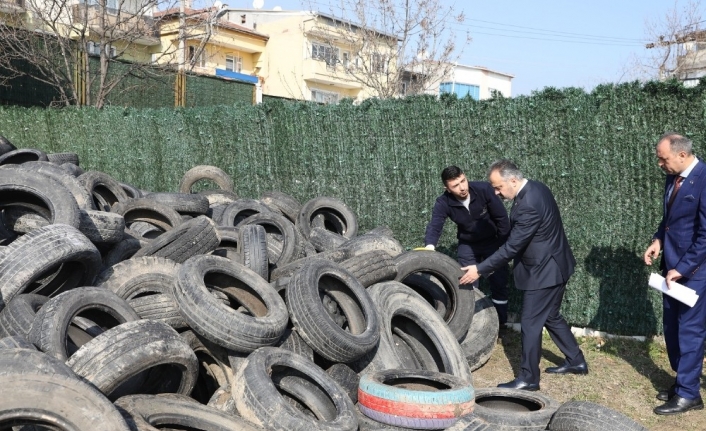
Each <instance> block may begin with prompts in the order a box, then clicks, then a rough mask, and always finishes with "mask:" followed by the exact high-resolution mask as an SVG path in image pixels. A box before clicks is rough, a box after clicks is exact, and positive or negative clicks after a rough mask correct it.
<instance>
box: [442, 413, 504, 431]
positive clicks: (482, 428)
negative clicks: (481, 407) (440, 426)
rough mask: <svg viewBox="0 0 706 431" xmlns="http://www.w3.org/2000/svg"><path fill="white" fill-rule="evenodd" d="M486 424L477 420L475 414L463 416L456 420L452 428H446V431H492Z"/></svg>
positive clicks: (481, 420)
mask: <svg viewBox="0 0 706 431" xmlns="http://www.w3.org/2000/svg"><path fill="white" fill-rule="evenodd" d="M494 430H495V428H493V427H492V426H491V425H490V424H489V423H488V422H486V421H484V420H483V419H481V418H479V417H478V416H476V415H475V414H471V415H468V416H464V417H462V418H461V419H459V420H458V422H456V423H455V424H454V425H453V426H452V427H449V428H446V431H494Z"/></svg>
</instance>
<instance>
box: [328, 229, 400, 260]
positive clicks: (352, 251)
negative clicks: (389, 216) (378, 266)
mask: <svg viewBox="0 0 706 431" xmlns="http://www.w3.org/2000/svg"><path fill="white" fill-rule="evenodd" d="M341 248H345V249H346V250H347V253H348V254H349V255H350V256H356V255H359V254H362V253H367V252H369V251H373V250H385V251H387V252H388V253H389V254H390V256H392V257H397V256H399V255H400V254H402V253H404V251H405V249H404V247H403V246H402V244H400V242H399V241H397V240H396V239H394V238H392V237H389V236H384V235H376V234H367V233H366V234H365V235H360V236H357V237H355V238H353V239H350V240H348V241H346V242H345V243H343V244H342V245H341Z"/></svg>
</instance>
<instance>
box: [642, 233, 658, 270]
mask: <svg viewBox="0 0 706 431" xmlns="http://www.w3.org/2000/svg"><path fill="white" fill-rule="evenodd" d="M661 250H662V242H661V241H660V240H658V239H656V240H654V241H652V244H650V246H649V247H647V250H645V254H644V255H643V256H642V258H643V259H644V260H645V265H652V259H657V256H659V252H660V251H661Z"/></svg>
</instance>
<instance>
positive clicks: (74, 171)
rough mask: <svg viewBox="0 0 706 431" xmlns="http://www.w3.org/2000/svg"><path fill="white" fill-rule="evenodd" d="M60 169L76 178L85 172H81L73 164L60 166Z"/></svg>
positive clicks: (81, 169) (80, 169) (81, 170)
mask: <svg viewBox="0 0 706 431" xmlns="http://www.w3.org/2000/svg"><path fill="white" fill-rule="evenodd" d="M61 168H62V169H64V170H66V172H68V173H69V174H71V175H73V176H74V177H76V178H78V177H80V176H81V175H83V174H84V173H85V172H86V171H84V170H83V168H81V167H80V166H76V165H74V164H73V163H64V164H62V165H61Z"/></svg>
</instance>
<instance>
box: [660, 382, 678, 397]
mask: <svg viewBox="0 0 706 431" xmlns="http://www.w3.org/2000/svg"><path fill="white" fill-rule="evenodd" d="M676 390H677V385H675V384H673V385H672V386H670V387H669V389H665V390H662V391H659V392H657V399H658V400H660V401H669V400H671V399H672V397H673V396H674V395H676V394H677V393H676Z"/></svg>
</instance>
